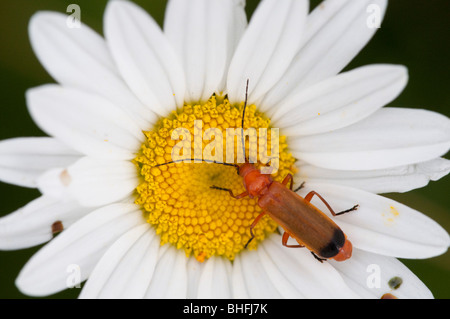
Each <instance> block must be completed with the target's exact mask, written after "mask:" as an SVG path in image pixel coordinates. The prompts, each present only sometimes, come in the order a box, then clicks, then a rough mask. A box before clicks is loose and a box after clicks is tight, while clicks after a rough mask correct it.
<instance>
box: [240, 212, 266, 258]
mask: <svg viewBox="0 0 450 319" xmlns="http://www.w3.org/2000/svg"><path fill="white" fill-rule="evenodd" d="M265 214H266V213H265V212H262V213H261V214H259V215H258V217H256V218H255V220H254V221H253V223H252V224H251V225H250V235H251V237H250V239H249V240H248V242H247V243H246V244H245V246H244V249H246V248H247V246H248V244H250V242H251V241H252V240H253V238H255V234H253V228H255V226H256V224H257V223H258V222H259V220H260V219H261V218H262V217H263V216H264V215H265Z"/></svg>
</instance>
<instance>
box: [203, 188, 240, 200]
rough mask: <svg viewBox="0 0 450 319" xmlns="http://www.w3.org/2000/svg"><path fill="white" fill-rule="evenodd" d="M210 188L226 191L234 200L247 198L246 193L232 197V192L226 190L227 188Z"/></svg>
mask: <svg viewBox="0 0 450 319" xmlns="http://www.w3.org/2000/svg"><path fill="white" fill-rule="evenodd" d="M210 188H212V189H217V190H219V191H226V192H228V193H230V195H231V197H233V198H236V199H241V198H244V197H246V196H248V193H247V192H246V191H245V192H243V193H242V194H239V195H234V194H233V192H232V191H231V189H228V188H222V187H217V186H211V187H210Z"/></svg>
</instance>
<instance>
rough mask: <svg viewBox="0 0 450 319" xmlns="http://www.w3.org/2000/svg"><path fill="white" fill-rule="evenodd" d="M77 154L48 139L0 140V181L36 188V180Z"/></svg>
mask: <svg viewBox="0 0 450 319" xmlns="http://www.w3.org/2000/svg"><path fill="white" fill-rule="evenodd" d="M80 156H81V154H80V153H78V152H76V151H74V150H72V149H70V148H69V147H68V146H66V145H65V144H63V143H61V142H59V141H58V140H56V139H54V138H49V137H25V138H13V139H8V140H3V141H0V180H1V181H2V182H5V183H11V184H15V185H19V186H23V187H36V186H37V184H36V183H37V178H38V177H39V175H41V174H42V173H43V172H45V171H46V170H48V169H50V168H53V167H61V166H62V167H65V166H68V165H70V164H72V163H74V162H75V161H76V160H78V159H79V158H80Z"/></svg>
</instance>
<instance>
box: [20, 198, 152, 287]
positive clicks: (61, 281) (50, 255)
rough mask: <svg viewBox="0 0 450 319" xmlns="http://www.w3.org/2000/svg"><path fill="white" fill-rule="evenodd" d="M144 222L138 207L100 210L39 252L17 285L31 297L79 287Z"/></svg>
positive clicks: (125, 206) (26, 266) (129, 206)
mask: <svg viewBox="0 0 450 319" xmlns="http://www.w3.org/2000/svg"><path fill="white" fill-rule="evenodd" d="M143 223H145V221H144V219H143V217H142V213H141V211H140V210H139V207H138V206H136V205H133V204H113V205H110V206H105V207H103V208H99V209H98V210H96V211H94V212H92V213H90V214H88V215H86V216H85V217H83V218H82V219H80V220H79V221H78V222H76V223H75V224H73V225H72V226H71V227H70V228H69V229H67V230H66V231H64V232H62V233H61V234H60V235H59V236H57V237H56V238H55V239H54V240H52V241H51V242H50V243H49V244H47V245H46V246H44V247H43V248H42V249H41V250H39V251H38V252H37V253H36V254H35V255H34V256H33V257H32V258H31V259H30V260H29V261H28V263H27V264H26V265H25V267H24V268H23V269H22V270H21V272H20V274H19V277H18V278H17V280H16V285H17V287H18V288H19V289H20V291H22V292H23V293H25V294H28V295H31V296H46V295H51V294H54V293H56V292H59V291H61V290H64V289H67V288H68V287H70V286H75V285H77V284H79V283H81V282H82V281H84V280H86V278H88V277H89V275H90V273H91V272H92V270H93V269H94V267H95V265H96V264H97V263H98V261H99V260H100V258H101V256H102V255H103V254H104V253H105V252H106V250H107V249H108V247H110V246H111V245H112V244H113V243H114V242H115V241H116V240H117V238H118V237H120V236H121V235H122V234H124V233H125V232H127V231H128V230H130V229H132V228H134V227H136V226H137V225H140V224H143Z"/></svg>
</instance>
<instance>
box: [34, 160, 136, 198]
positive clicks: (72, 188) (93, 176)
mask: <svg viewBox="0 0 450 319" xmlns="http://www.w3.org/2000/svg"><path fill="white" fill-rule="evenodd" d="M138 184H139V180H138V175H137V170H136V166H135V165H134V164H133V163H131V162H129V161H106V160H99V159H93V158H90V157H83V158H82V159H80V160H79V161H78V162H76V163H75V164H73V165H72V166H70V167H68V168H67V169H62V170H61V169H56V170H52V171H49V172H48V173H47V174H45V175H43V176H42V177H41V178H40V179H39V189H40V190H41V192H42V193H44V194H47V195H49V196H58V195H60V196H61V194H65V195H67V196H69V197H70V198H74V199H76V200H78V201H79V203H80V204H81V205H83V206H101V205H106V204H110V203H112V202H117V201H120V200H122V199H124V198H126V197H127V196H129V195H131V193H132V192H133V190H134V189H135V188H136V186H137V185H138Z"/></svg>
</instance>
